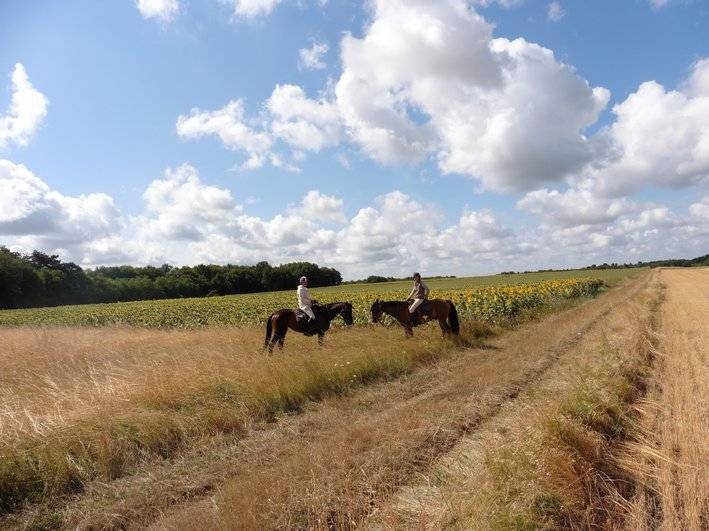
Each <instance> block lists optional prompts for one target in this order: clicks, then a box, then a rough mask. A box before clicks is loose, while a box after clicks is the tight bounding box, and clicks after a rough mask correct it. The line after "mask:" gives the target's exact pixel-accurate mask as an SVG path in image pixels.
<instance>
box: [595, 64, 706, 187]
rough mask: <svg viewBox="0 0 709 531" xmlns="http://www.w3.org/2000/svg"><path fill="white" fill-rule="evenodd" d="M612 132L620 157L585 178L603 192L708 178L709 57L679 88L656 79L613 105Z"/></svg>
mask: <svg viewBox="0 0 709 531" xmlns="http://www.w3.org/2000/svg"><path fill="white" fill-rule="evenodd" d="M613 112H614V114H615V115H616V120H615V122H614V123H613V124H612V125H611V127H610V128H609V130H608V132H607V138H608V141H609V142H610V144H611V145H612V146H613V150H614V152H615V156H614V157H613V158H611V159H610V160H607V161H602V160H598V161H596V163H595V167H593V168H590V169H589V170H588V171H587V172H586V173H585V175H584V179H587V178H590V179H592V180H593V181H595V183H596V188H597V189H598V193H602V194H604V195H609V196H621V195H623V194H627V193H629V192H632V191H635V190H639V189H641V188H643V187H645V186H647V185H652V184H654V185H657V186H667V187H674V188H678V187H684V186H689V185H692V184H695V183H698V182H700V181H702V180H706V179H707V177H709V60H707V59H703V60H700V61H697V62H696V63H695V64H694V66H693V69H692V73H691V75H690V77H689V79H688V80H687V81H686V82H685V83H683V84H682V87H681V89H680V90H666V89H665V88H664V87H663V86H662V85H660V84H658V83H657V82H655V81H648V82H646V83H643V84H642V85H640V87H639V88H638V90H637V91H636V92H635V93H633V94H631V95H630V96H628V98H627V99H626V100H625V101H623V102H622V103H620V104H618V105H616V106H615V107H614V108H613Z"/></svg>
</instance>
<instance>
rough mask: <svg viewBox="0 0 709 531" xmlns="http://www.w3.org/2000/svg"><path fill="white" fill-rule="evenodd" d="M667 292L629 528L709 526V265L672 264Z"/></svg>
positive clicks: (631, 465)
mask: <svg viewBox="0 0 709 531" xmlns="http://www.w3.org/2000/svg"><path fill="white" fill-rule="evenodd" d="M661 278H662V280H663V281H664V282H665V284H666V285H667V299H666V302H665V304H664V305H663V309H662V313H661V319H660V333H659V335H658V337H657V353H658V358H657V363H656V367H655V370H654V371H653V373H652V375H651V378H650V381H649V393H648V395H647V397H646V399H645V400H643V401H642V402H641V403H640V404H639V405H638V412H639V415H640V424H639V426H638V437H637V440H636V441H634V442H632V443H630V444H628V445H627V447H626V452H625V454H624V456H623V459H622V464H623V466H624V468H625V469H626V470H627V471H628V472H630V473H631V474H632V475H633V478H634V480H635V483H636V485H637V487H638V488H637V491H636V495H635V496H634V498H633V500H632V504H631V508H630V511H629V516H628V520H627V527H628V528H629V529H668V530H669V529H709V387H708V382H709V327H708V326H707V323H709V305H708V301H709V269H707V268H701V269H699V268H698V269H691V270H681V269H665V270H663V271H662V272H661Z"/></svg>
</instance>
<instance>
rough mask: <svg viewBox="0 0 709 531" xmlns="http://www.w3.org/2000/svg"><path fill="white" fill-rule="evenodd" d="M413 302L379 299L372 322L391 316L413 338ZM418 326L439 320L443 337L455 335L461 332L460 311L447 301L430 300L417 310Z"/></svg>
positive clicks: (373, 307) (374, 308)
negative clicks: (411, 318) (410, 310)
mask: <svg viewBox="0 0 709 531" xmlns="http://www.w3.org/2000/svg"><path fill="white" fill-rule="evenodd" d="M411 302H412V301H380V300H379V299H377V300H376V301H374V304H372V321H373V322H375V323H378V322H379V319H380V318H381V316H382V314H383V313H386V314H388V315H391V316H392V317H393V318H394V319H396V320H397V321H399V324H400V325H401V326H403V327H404V331H405V333H406V335H407V336H409V337H410V336H413V335H414V331H413V328H412V324H411V320H410V316H409V305H410V304H411ZM415 313H416V325H414V326H418V325H420V324H424V323H428V322H430V321H433V320H438V324H439V325H440V327H441V331H442V332H443V335H444V336H445V335H446V334H454V335H458V332H460V323H459V322H458V310H456V308H455V304H453V302H452V301H450V300H447V299H429V300H427V301H426V302H424V303H423V304H422V305H421V306H420V307H419V308H418V309H417V310H416V312H415Z"/></svg>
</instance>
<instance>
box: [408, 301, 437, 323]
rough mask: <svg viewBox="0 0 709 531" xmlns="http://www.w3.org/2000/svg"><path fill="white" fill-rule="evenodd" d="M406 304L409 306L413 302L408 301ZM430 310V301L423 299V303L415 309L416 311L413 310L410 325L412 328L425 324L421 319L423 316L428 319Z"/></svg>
mask: <svg viewBox="0 0 709 531" xmlns="http://www.w3.org/2000/svg"><path fill="white" fill-rule="evenodd" d="M407 302H408V304H409V305H410V304H411V303H412V302H413V300H411V299H408V300H407ZM432 309H433V307H432V305H431V301H429V300H428V299H424V301H423V302H422V303H421V304H420V305H419V307H418V308H416V310H414V314H413V316H412V322H411V324H412V325H414V326H418V325H420V324H423V323H424V322H426V321H424V320H423V318H424V316H429V317H430V315H431V310H432Z"/></svg>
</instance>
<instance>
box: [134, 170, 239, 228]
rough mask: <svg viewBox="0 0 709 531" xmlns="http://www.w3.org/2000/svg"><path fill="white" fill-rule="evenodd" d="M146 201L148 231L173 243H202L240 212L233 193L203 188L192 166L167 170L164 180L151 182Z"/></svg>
mask: <svg viewBox="0 0 709 531" xmlns="http://www.w3.org/2000/svg"><path fill="white" fill-rule="evenodd" d="M143 199H144V200H145V203H146V210H147V216H148V218H147V224H146V225H145V226H146V227H147V230H148V231H149V232H152V233H154V234H156V235H159V236H160V237H164V238H167V239H171V240H195V241H196V240H202V239H204V238H205V235H206V234H208V233H210V232H211V231H213V230H214V229H215V228H216V227H220V226H221V225H222V224H223V223H224V221H225V220H227V219H229V217H232V216H235V215H238V214H239V213H240V212H241V207H239V206H237V205H236V204H235V203H234V200H233V198H232V196H231V192H229V191H228V190H225V189H222V188H217V187H214V186H207V185H204V184H203V183H202V182H201V180H200V178H199V174H198V172H197V170H196V169H195V168H194V167H192V166H190V165H189V164H183V165H182V166H179V167H178V168H176V169H174V170H173V169H167V170H165V177H164V178H163V179H156V180H154V181H153V182H151V183H150V185H149V186H148V188H147V189H146V190H145V192H144V193H143Z"/></svg>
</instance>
